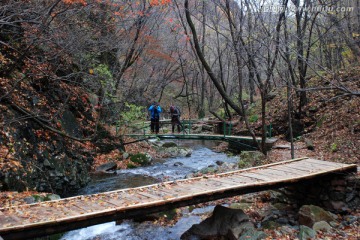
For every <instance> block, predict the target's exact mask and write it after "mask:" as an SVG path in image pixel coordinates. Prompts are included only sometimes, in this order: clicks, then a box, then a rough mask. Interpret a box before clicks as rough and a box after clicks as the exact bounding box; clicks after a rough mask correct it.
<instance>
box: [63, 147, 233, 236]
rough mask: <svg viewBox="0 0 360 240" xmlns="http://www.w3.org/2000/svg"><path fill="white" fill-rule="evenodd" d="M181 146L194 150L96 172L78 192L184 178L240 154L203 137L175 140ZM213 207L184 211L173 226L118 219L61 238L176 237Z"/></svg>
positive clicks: (95, 191)
mask: <svg viewBox="0 0 360 240" xmlns="http://www.w3.org/2000/svg"><path fill="white" fill-rule="evenodd" d="M173 142H175V143H176V144H178V146H183V147H190V148H192V150H193V152H192V155H191V156H190V157H176V158H170V159H166V160H165V161H162V162H156V163H154V164H153V165H151V166H147V167H139V168H136V169H126V170H118V171H117V174H111V175H106V176H98V175H94V176H93V178H92V181H91V182H90V183H89V185H88V186H87V187H85V188H83V189H81V190H80V191H79V192H78V193H77V195H79V194H83V195H84V194H94V193H100V192H107V191H112V190H117V189H123V188H129V187H139V186H144V185H149V184H153V183H157V182H161V181H168V180H176V179H183V178H185V177H186V176H187V175H188V174H191V173H195V172H198V171H199V170H201V169H204V168H207V167H209V166H210V167H211V166H216V165H217V163H216V162H217V161H222V162H224V163H225V162H226V163H237V162H238V157H235V156H227V155H226V154H224V153H217V152H214V151H213V150H211V148H212V147H214V146H216V145H217V144H218V143H219V142H215V141H202V140H194V141H190V140H186V141H184V140H177V141H173ZM213 208H214V207H213V206H210V207H204V208H196V209H193V210H191V211H189V210H188V208H186V210H183V212H182V215H183V217H182V218H180V219H179V220H178V222H177V223H176V224H175V225H174V226H160V225H157V224H155V223H153V222H151V221H145V222H141V223H138V222H134V221H132V220H125V221H123V222H122V223H121V224H119V225H116V223H115V222H109V223H104V224H99V225H95V226H91V227H87V228H82V229H78V230H74V231H71V232H67V233H65V234H64V235H63V236H62V237H61V238H60V239H61V240H95V239H96V240H100V239H101V240H112V239H114V240H115V239H126V240H144V239H152V240H155V239H156V240H173V239H174V240H175V239H180V236H181V235H182V234H183V233H184V232H185V231H186V230H188V229H189V228H190V227H191V226H192V225H193V224H197V223H200V222H201V221H202V219H201V215H202V214H204V213H208V212H212V210H213Z"/></svg>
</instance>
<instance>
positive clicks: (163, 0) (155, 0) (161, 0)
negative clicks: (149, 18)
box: [149, 0, 171, 6]
mask: <svg viewBox="0 0 360 240" xmlns="http://www.w3.org/2000/svg"><path fill="white" fill-rule="evenodd" d="M149 3H150V6H160V5H167V4H170V3H171V0H150V2H149Z"/></svg>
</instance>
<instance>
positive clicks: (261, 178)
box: [240, 172, 273, 182]
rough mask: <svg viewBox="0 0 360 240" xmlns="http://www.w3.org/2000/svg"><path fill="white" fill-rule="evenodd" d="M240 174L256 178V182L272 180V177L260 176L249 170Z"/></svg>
mask: <svg viewBox="0 0 360 240" xmlns="http://www.w3.org/2000/svg"><path fill="white" fill-rule="evenodd" d="M240 176H245V177H250V178H253V179H254V180H256V181H257V182H266V181H272V180H273V179H272V178H269V177H266V176H262V175H260V174H258V173H251V172H244V173H241V174H240Z"/></svg>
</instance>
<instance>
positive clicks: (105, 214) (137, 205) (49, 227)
mask: <svg viewBox="0 0 360 240" xmlns="http://www.w3.org/2000/svg"><path fill="white" fill-rule="evenodd" d="M356 170H357V165H356V164H352V165H348V164H341V163H333V162H327V161H320V160H316V159H310V158H300V159H294V160H290V161H284V162H279V163H275V164H269V165H264V166H260V167H255V168H249V169H243V170H237V171H233V172H227V173H223V174H215V175H208V176H204V177H197V178H190V179H184V180H177V181H170V182H164V183H159V184H153V185H148V186H143V187H137V188H129V189H122V190H117V191H111V192H106V193H100V194H93V195H87V196H77V197H71V198H65V199H61V200H56V201H49V202H41V203H35V204H29V205H20V206H13V207H7V208H0V236H2V237H3V238H4V239H5V240H7V239H28V238H32V237H37V236H43V235H49V234H53V233H57V232H63V231H68V230H72V229H76V228H80V227H86V226H90V225H94V224H98V223H103V222H109V221H113V220H116V219H125V218H133V217H136V216H144V215H146V214H148V213H153V212H159V211H164V210H167V209H171V208H176V207H181V206H186V205H192V204H196V203H200V202H206V201H211V200H215V199H220V198H225V197H230V196H235V195H239V194H244V193H250V192H255V191H261V190H265V189H270V188H275V187H281V186H286V185H288V184H290V183H294V182H298V181H301V180H304V179H310V178H314V177H318V176H321V175H324V174H329V173H335V172H349V171H356Z"/></svg>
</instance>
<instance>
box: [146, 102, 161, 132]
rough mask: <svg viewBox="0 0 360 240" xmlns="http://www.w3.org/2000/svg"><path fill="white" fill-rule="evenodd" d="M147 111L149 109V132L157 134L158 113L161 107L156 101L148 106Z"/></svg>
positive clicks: (158, 124)
mask: <svg viewBox="0 0 360 240" xmlns="http://www.w3.org/2000/svg"><path fill="white" fill-rule="evenodd" d="M149 111H150V117H151V124H150V127H151V133H154V132H155V134H158V133H159V129H160V113H161V111H162V109H161V107H160V106H159V104H157V103H155V102H154V103H153V104H152V105H151V106H150V107H149Z"/></svg>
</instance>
